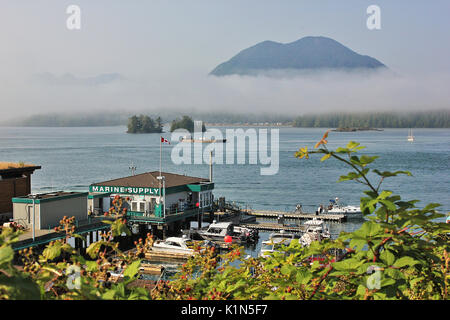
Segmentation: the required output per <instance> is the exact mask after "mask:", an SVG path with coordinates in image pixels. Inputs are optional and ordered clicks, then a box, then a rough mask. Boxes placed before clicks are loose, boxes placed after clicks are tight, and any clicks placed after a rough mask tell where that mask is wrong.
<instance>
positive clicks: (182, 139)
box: [180, 136, 227, 143]
mask: <svg viewBox="0 0 450 320" xmlns="http://www.w3.org/2000/svg"><path fill="white" fill-rule="evenodd" d="M180 142H189V143H225V142H227V139H206V138H204V137H200V138H198V139H192V138H191V137H188V136H184V137H181V138H180Z"/></svg>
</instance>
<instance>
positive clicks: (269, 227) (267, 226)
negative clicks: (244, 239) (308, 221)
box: [241, 223, 306, 233]
mask: <svg viewBox="0 0 450 320" xmlns="http://www.w3.org/2000/svg"><path fill="white" fill-rule="evenodd" d="M241 227H244V228H248V229H256V230H260V231H281V230H283V231H288V232H294V233H302V232H305V231H306V227H305V226H289V225H282V224H277V223H249V224H242V225H241Z"/></svg>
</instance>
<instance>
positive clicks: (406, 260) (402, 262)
mask: <svg viewBox="0 0 450 320" xmlns="http://www.w3.org/2000/svg"><path fill="white" fill-rule="evenodd" d="M416 264H419V262H418V261H417V260H414V258H412V257H407V256H406V257H401V258H400V259H398V260H397V261H395V263H394V267H397V268H401V267H405V266H414V265H416Z"/></svg>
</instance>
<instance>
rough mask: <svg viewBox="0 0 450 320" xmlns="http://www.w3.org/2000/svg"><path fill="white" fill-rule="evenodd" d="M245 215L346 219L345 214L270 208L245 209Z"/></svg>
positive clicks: (300, 218)
mask: <svg viewBox="0 0 450 320" xmlns="http://www.w3.org/2000/svg"><path fill="white" fill-rule="evenodd" d="M245 213H246V214H247V215H250V216H255V217H257V218H278V217H279V216H283V217H284V218H285V219H299V220H310V219H313V218H316V219H318V220H323V221H332V222H345V221H347V215H345V214H318V215H316V214H314V213H296V212H285V211H270V210H256V211H251V210H249V211H246V212H245Z"/></svg>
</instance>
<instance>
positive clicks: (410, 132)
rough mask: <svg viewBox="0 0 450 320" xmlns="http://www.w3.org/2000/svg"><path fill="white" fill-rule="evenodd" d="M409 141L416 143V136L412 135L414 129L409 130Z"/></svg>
mask: <svg viewBox="0 0 450 320" xmlns="http://www.w3.org/2000/svg"><path fill="white" fill-rule="evenodd" d="M408 141H409V142H414V136H413V133H412V129H409V136H408Z"/></svg>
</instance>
